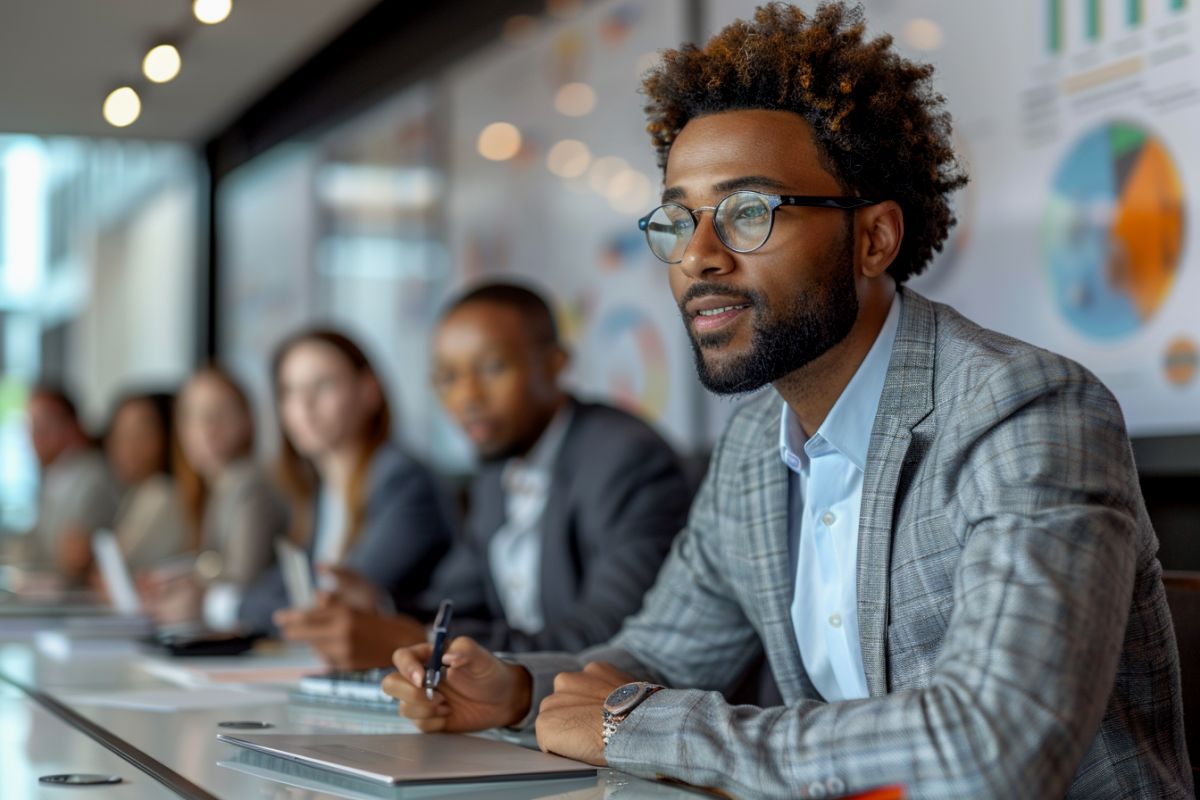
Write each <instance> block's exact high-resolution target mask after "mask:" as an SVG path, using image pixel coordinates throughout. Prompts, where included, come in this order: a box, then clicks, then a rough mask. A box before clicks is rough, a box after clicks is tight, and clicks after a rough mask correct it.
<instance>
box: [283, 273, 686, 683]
mask: <svg viewBox="0 0 1200 800" xmlns="http://www.w3.org/2000/svg"><path fill="white" fill-rule="evenodd" d="M569 361H570V357H569V354H568V352H567V348H566V346H565V345H564V344H563V342H562V341H561V340H560V338H559V334H558V328H557V325H556V324H555V321H554V314H553V312H552V311H551V309H550V305H549V303H547V301H546V300H545V299H544V298H543V297H541V296H540V295H539V294H538V293H536V292H534V291H532V290H531V289H529V288H527V287H524V286H520V285H517V284H510V283H488V284H483V285H479V286H474V287H472V288H470V289H468V290H467V291H465V292H464V293H463V294H461V295H459V296H458V297H456V298H455V299H453V300H452V301H451V302H450V303H449V305H448V306H447V307H446V309H445V310H444V311H443V313H442V315H441V318H440V319H439V321H438V324H437V327H436V330H435V332H434V337H433V376H432V378H433V387H434V390H435V391H436V392H437V395H438V399H439V400H440V401H441V404H442V407H443V409H445V411H446V413H447V414H448V415H449V416H450V417H451V418H452V419H453V420H454V421H455V422H456V423H457V424H458V425H459V427H460V428H461V429H462V430H463V432H464V433H465V434H466V436H467V438H468V439H469V440H470V442H471V444H472V446H473V447H474V449H475V452H476V454H477V456H478V458H479V461H480V467H479V471H478V473H477V474H476V476H475V479H474V480H473V482H472V487H471V503H470V512H469V515H468V518H467V521H466V530H465V531H464V535H463V536H462V537H461V538H460V540H459V541H458V542H456V543H455V547H454V549H453V551H452V552H451V554H450V556H449V557H448V558H447V559H446V560H445V561H444V562H443V563H442V564H441V565H440V566H439V567H438V571H437V573H436V575H435V576H434V579H433V583H432V586H431V587H430V590H429V591H428V593H427V594H426V599H425V602H424V614H420V613H418V614H417V615H415V616H410V615H404V614H386V613H379V612H372V611H370V610H364V611H362V612H360V613H357V614H355V615H347V616H346V617H345V618H344V619H341V620H336V621H334V622H331V623H329V624H325V625H313V624H309V623H307V621H305V620H295V619H292V618H288V617H285V618H284V619H282V620H281V623H280V624H281V628H283V631H284V633H285V635H287V636H288V638H290V639H307V640H312V641H314V643H316V645H317V647H318V649H320V650H321V652H322V654H323V655H324V656H325V657H326V660H327V661H329V662H330V663H331V664H332V665H334V666H338V667H351V668H353V667H371V666H381V665H386V664H387V663H388V662H389V660H390V658H391V654H392V652H393V651H394V649H395V648H396V647H399V646H402V645H405V644H411V643H412V642H414V641H423V640H424V638H425V631H424V627H423V626H422V624H421V621H422V620H427V619H429V618H430V617H431V616H432V612H433V610H434V609H436V608H437V606H438V603H439V601H441V600H442V599H449V600H452V601H453V602H454V620H453V624H452V626H451V629H450V632H451V634H452V635H455V636H459V635H469V636H472V637H475V638H476V639H478V640H480V641H483V642H486V643H487V645H488V646H489V647H491V648H493V649H496V650H506V651H510V652H526V651H529V650H536V649H549V650H565V651H570V652H577V651H579V650H581V649H583V648H585V647H587V646H588V645H591V644H595V643H597V642H601V641H604V640H605V639H606V638H607V637H608V636H611V635H612V634H613V633H615V632H616V630H617V629H618V628H619V627H620V625H621V622H622V620H624V619H625V617H627V616H629V615H630V614H632V613H634V612H635V611H636V610H637V609H638V606H639V605H641V602H642V595H643V594H644V593H645V591H646V589H648V588H649V586H650V584H651V583H652V582H653V581H654V576H655V574H657V572H658V567H659V565H660V564H661V563H662V561H663V559H664V558H665V557H666V554H667V551H668V550H669V549H670V547H671V541H672V539H674V537H675V534H676V533H677V532H678V531H679V529H680V528H682V527H683V525H684V522H685V521H686V517H687V509H688V504H689V501H690V499H691V491H690V487H689V486H688V482H687V480H686V478H685V476H684V473H683V469H682V466H681V464H680V461H679V459H678V458H677V456H676V455H675V453H674V451H673V450H672V449H671V447H670V445H669V444H667V442H666V441H664V440H663V438H662V437H661V436H660V435H659V434H658V433H657V432H656V431H654V429H653V428H651V427H650V426H649V425H647V424H646V423H645V422H644V421H642V420H640V419H638V418H637V417H635V416H633V415H632V414H629V413H628V412H626V411H622V410H620V409H618V408H614V407H612V406H609V405H605V404H602V403H593V402H585V401H583V400H580V399H578V398H575V397H573V396H572V395H571V394H570V393H569V392H568V391H567V390H566V389H565V388H564V387H563V386H562V380H561V378H562V374H563V372H564V371H565V370H566V368H567V365H568V363H569Z"/></svg>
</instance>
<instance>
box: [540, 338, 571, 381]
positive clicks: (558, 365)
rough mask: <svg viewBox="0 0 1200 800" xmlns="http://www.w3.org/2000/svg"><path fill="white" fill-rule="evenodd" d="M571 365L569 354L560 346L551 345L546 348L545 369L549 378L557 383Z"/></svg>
mask: <svg viewBox="0 0 1200 800" xmlns="http://www.w3.org/2000/svg"><path fill="white" fill-rule="evenodd" d="M570 365H571V353H570V351H569V350H567V348H566V347H564V346H563V345H561V344H552V345H550V346H549V347H547V348H546V369H547V370H548V371H549V373H550V377H551V378H553V379H554V381H555V383H557V382H558V377H559V376H560V375H561V374H562V373H563V371H564V370H566V368H567V367H569V366H570Z"/></svg>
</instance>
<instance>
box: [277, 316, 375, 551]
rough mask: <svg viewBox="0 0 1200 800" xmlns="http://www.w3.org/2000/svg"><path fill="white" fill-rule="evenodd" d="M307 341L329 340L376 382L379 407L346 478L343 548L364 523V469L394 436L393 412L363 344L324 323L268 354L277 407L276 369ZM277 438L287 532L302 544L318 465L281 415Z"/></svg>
mask: <svg viewBox="0 0 1200 800" xmlns="http://www.w3.org/2000/svg"><path fill="white" fill-rule="evenodd" d="M309 342H316V343H319V344H324V345H328V346H329V347H332V348H333V349H335V350H337V351H338V353H340V354H341V356H342V357H343V358H345V359H346V361H347V362H349V364H350V366H351V367H352V368H353V369H354V371H355V372H356V373H358V374H359V375H363V374H366V375H370V376H371V377H372V378H374V379H375V382H376V383H377V384H378V385H379V396H380V403H379V410H378V411H376V412H375V413H374V414H373V415H372V416H371V418H370V419H368V420H366V422H365V423H364V425H363V429H362V432H361V446H362V452H361V454H360V455H359V458H358V463H357V464H355V465H354V471H353V472H351V473H350V482H349V484H347V486H346V492H345V495H344V502H345V503H346V522H347V528H346V538H345V540H344V544H343V550H348V549H349V547H350V545H351V544H352V543H353V542H354V539H355V537H356V536H357V535H358V532H359V529H360V528H362V523H363V518H364V517H365V516H366V513H367V472H368V470H369V469H370V466H371V458H372V457H373V456H374V455H375V451H376V450H377V449H378V448H379V446H380V445H381V444H383V443H384V442H385V441H387V439H388V437H389V436H391V435H392V414H391V410H390V408H389V406H388V399H387V395H386V394H385V393H384V391H383V384H382V383H380V381H379V376H378V375H377V374H376V372H375V370H374V368H373V367H372V366H371V362H370V361H369V360H368V359H367V356H366V354H365V353H364V352H363V350H362V348H361V347H359V346H358V345H357V344H355V342H354V340H352V339H351V338H350V337H348V336H346V335H345V334H343V333H340V332H338V331H335V330H330V329H328V328H311V329H308V330H303V331H300V332H298V333H295V334H293V335H291V336H289V337H288V338H287V339H285V340H284V341H283V343H282V344H280V345H279V347H278V348H276V350H275V354H274V356H272V358H271V385H272V388H273V389H274V391H275V405H276V408H278V406H279V398H280V392H279V371H280V369H281V368H282V367H283V361H284V359H285V358H287V356H288V353H290V352H291V351H292V350H293V349H295V348H296V347H297V346H299V345H301V344H306V343H309ZM279 437H280V440H281V444H280V452H279V479H280V482H281V483H282V484H283V488H284V489H285V491H286V492H287V494H288V497H289V499H290V500H291V507H292V515H291V519H292V530H291V537H292V539H293V540H294V541H296V542H297V543H301V544H304V543H307V540H308V537H309V535H310V534H311V532H312V505H313V498H314V496H315V495H316V491H317V484H318V479H317V470H316V467H315V466H313V464H312V462H311V461H309V460H308V459H307V458H305V457H304V456H302V455H300V452H299V451H298V450H297V449H296V446H295V445H294V444H292V440H291V439H290V438H289V437H288V435H287V431H286V430H284V427H283V420H282V419H280V420H279Z"/></svg>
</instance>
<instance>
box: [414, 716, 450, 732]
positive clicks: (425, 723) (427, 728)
mask: <svg viewBox="0 0 1200 800" xmlns="http://www.w3.org/2000/svg"><path fill="white" fill-rule="evenodd" d="M413 722H414V723H415V724H416V726H417V730H419V731H420V732H421V733H440V732H442V731H444V730H446V718H445V717H433V718H431V719H418V720H413Z"/></svg>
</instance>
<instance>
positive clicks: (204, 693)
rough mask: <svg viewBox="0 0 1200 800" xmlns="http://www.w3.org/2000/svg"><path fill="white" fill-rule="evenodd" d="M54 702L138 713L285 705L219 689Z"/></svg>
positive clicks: (262, 693) (269, 697)
mask: <svg viewBox="0 0 1200 800" xmlns="http://www.w3.org/2000/svg"><path fill="white" fill-rule="evenodd" d="M56 699H58V700H60V701H62V702H64V703H66V704H67V705H85V706H101V707H105V708H133V709H138V710H140V711H161V712H171V711H191V710H195V709H217V708H231V707H234V706H261V705H274V704H278V703H286V702H287V700H288V696H287V693H286V692H272V691H267V690H255V691H242V690H238V689H223V688H218V687H212V688H200V689H131V690H120V691H115V692H89V693H86V694H85V693H79V694H62V695H59V696H58V697H57V698H56Z"/></svg>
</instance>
